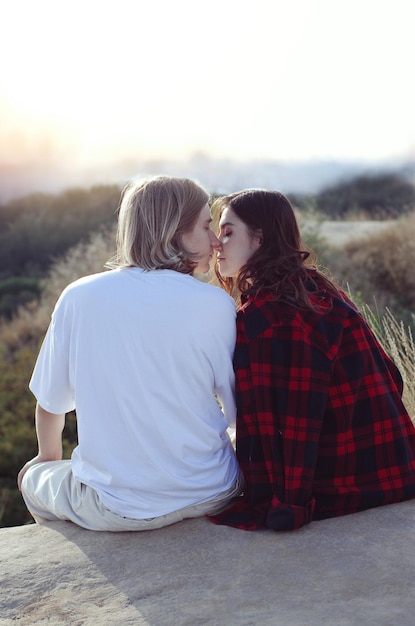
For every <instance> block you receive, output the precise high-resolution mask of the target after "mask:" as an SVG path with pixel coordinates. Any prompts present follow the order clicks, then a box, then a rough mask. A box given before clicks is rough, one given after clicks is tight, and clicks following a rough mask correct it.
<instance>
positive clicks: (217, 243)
mask: <svg viewBox="0 0 415 626" xmlns="http://www.w3.org/2000/svg"><path fill="white" fill-rule="evenodd" d="M211 233H212V234H211V237H210V245H211V246H212V247H213V248H220V246H221V245H222V244H221V242H220V241H219V239H218V238H217V237H216V235H215V233H214V232H213V231H211Z"/></svg>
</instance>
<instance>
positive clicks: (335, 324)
mask: <svg viewBox="0 0 415 626" xmlns="http://www.w3.org/2000/svg"><path fill="white" fill-rule="evenodd" d="M277 320H278V321H277ZM235 371H236V394H237V405H238V417H237V455H238V460H239V463H240V466H241V469H242V471H243V474H244V477H245V492H244V494H243V496H242V497H241V498H239V499H238V500H237V501H236V502H235V503H234V504H233V506H232V507H231V508H230V509H228V510H227V511H225V512H223V513H221V514H219V515H216V516H215V517H214V518H211V519H212V521H214V522H216V523H224V524H228V525H231V526H236V527H238V528H244V529H246V530H254V529H256V528H261V527H269V528H272V529H274V530H293V529H297V528H300V527H301V526H303V525H304V524H307V523H309V522H310V521H311V520H312V519H321V518H324V517H332V516H335V515H342V514H346V513H352V512H355V511H358V510H362V509H364V508H370V507H372V506H378V505H380V504H386V503H388V502H394V501H399V500H403V499H407V498H409V497H415V429H414V426H413V424H412V422H411V420H410V418H409V416H408V414H407V413H406V411H405V409H404V407H403V405H402V402H401V398H400V394H401V392H402V384H401V382H402V381H401V378H400V375H399V372H398V371H397V369H396V368H395V366H394V365H393V364H392V362H391V361H390V359H389V358H388V357H387V356H386V354H385V353H384V352H383V350H382V348H381V346H380V345H379V344H378V342H377V340H376V339H375V337H374V335H373V333H372V332H371V331H370V329H369V328H368V327H367V324H366V323H365V322H364V320H363V318H362V317H361V316H360V314H359V313H358V312H357V311H356V310H355V309H354V308H353V307H351V306H349V305H348V304H347V303H341V304H339V303H337V305H336V306H335V307H333V310H332V311H330V312H329V313H327V314H325V315H321V314H320V315H318V314H315V313H312V312H301V311H298V310H293V309H292V308H291V307H289V306H288V305H283V304H279V303H276V302H258V301H254V302H251V303H249V305H248V306H246V307H244V308H242V310H241V311H240V312H239V314H238V334H237V348H236V351H235Z"/></svg>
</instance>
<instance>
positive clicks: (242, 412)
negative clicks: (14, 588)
mask: <svg viewBox="0 0 415 626" xmlns="http://www.w3.org/2000/svg"><path fill="white" fill-rule="evenodd" d="M212 210H213V211H217V212H218V217H219V220H220V221H219V232H218V234H217V236H216V235H215V234H214V233H213V231H212V230H211V222H212V217H211V211H210V208H209V195H208V194H207V192H206V191H205V190H204V189H203V188H202V187H200V186H199V185H198V184H196V183H195V182H193V181H191V180H188V179H179V178H170V177H166V176H162V177H155V178H149V179H146V180H144V181H141V182H140V183H137V184H131V185H129V186H128V187H127V188H126V189H125V190H124V192H123V195H122V198H121V203H120V209H119V218H118V233H117V255H116V258H114V259H113V260H112V261H111V262H110V263H109V267H111V271H108V272H103V273H100V274H97V275H94V276H87V277H85V278H82V279H80V280H78V281H76V282H74V283H72V284H71V285H69V286H68V287H67V288H66V289H65V290H64V291H63V293H62V295H61V296H60V298H59V300H58V302H57V304H56V307H55V310H54V312H53V315H52V319H51V323H50V326H49V329H48V331H47V334H46V337H45V339H44V342H43V345H42V348H41V350H40V354H39V356H38V359H37V362H36V366H35V369H34V372H33V375H32V378H31V381H30V389H31V390H32V392H33V394H34V395H35V397H36V399H37V405H36V415H35V420H36V429H37V436H38V443H39V452H38V455H37V456H36V457H35V458H34V459H32V460H31V461H28V462H27V463H26V465H25V466H24V467H23V468H22V470H21V471H20V473H19V476H18V486H19V489H21V491H22V495H23V497H24V500H25V502H26V505H27V507H28V509H29V511H30V512H31V514H32V516H33V517H34V519H35V520H36V521H38V522H42V521H44V520H57V519H64V520H71V521H72V522H74V523H75V524H78V525H79V526H82V527H84V528H87V529H90V530H102V531H134V530H150V529H156V528H160V527H162V526H166V525H169V524H173V523H175V522H177V521H180V520H182V519H185V518H190V517H198V516H203V515H208V516H209V519H211V521H213V522H215V523H220V524H227V525H230V526H235V527H237V528H243V529H246V530H254V529H258V528H272V529H274V530H282V531H284V530H293V529H297V528H300V527H301V526H303V525H304V524H307V523H309V522H310V521H312V520H313V519H323V518H327V517H334V516H337V515H345V514H348V513H353V512H356V511H360V510H363V509H367V508H371V507H376V506H380V505H384V504H388V503H392V502H399V501H403V500H406V499H410V498H414V497H415V428H414V426H413V424H412V422H411V419H410V417H409V415H408V413H407V412H406V410H405V408H404V405H403V404H402V400H401V395H402V380H401V377H400V374H399V372H398V370H397V368H396V367H395V365H394V364H393V362H392V361H391V360H390V359H389V358H388V356H387V355H386V354H385V353H384V351H383V349H382V347H381V346H380V344H379V342H378V341H377V340H376V339H375V337H374V335H373V333H372V332H371V330H370V329H369V327H368V326H367V324H366V322H365V321H364V319H363V318H362V316H361V314H360V313H359V312H358V311H357V309H356V307H355V306H354V305H353V304H352V303H351V302H350V301H349V299H348V298H347V297H346V295H345V294H344V293H343V292H342V291H341V290H340V289H339V288H338V287H337V286H336V285H335V284H334V283H333V282H332V281H330V280H329V279H328V278H327V277H325V276H324V275H323V274H322V273H321V272H319V271H318V270H317V269H316V267H315V266H313V265H312V263H311V259H310V255H309V252H308V251H306V249H305V247H304V245H303V244H302V242H301V238H300V234H299V230H298V226H297V222H296V218H295V215H294V212H293V209H292V207H291V205H290V203H289V202H288V200H287V199H286V198H285V197H284V196H283V195H282V194H280V193H278V192H274V191H265V190H256V189H255V190H245V191H241V192H237V193H234V194H231V195H229V196H225V197H222V198H220V199H218V200H217V201H216V203H215V204H214V206H213V208H212ZM214 255H215V257H216V258H215V271H216V274H217V277H218V280H219V283H220V285H221V286H222V287H223V289H220V288H218V287H214V286H212V285H209V284H206V283H205V282H202V281H199V280H197V279H196V278H194V276H193V275H194V274H196V273H207V272H208V270H209V266H210V262H211V260H212V258H213V256H214ZM226 292H227V293H226ZM229 294H232V295H233V296H235V297H237V298H239V299H240V306H239V310H238V313H237V315H236V311H235V305H234V300H233V298H231V295H229ZM235 318H236V324H235ZM235 339H236V347H235ZM234 388H235V394H234ZM235 397H236V405H235ZM73 409H76V412H77V423H78V446H77V447H76V448H75V450H74V451H73V454H72V459H71V460H70V461H69V460H62V446H61V437H62V430H63V427H64V423H65V413H67V412H69V411H71V410H73ZM235 420H236V456H235V453H234V449H233V447H232V444H231V441H230V437H229V434H228V433H229V431H228V429H229V427H234V426H235Z"/></svg>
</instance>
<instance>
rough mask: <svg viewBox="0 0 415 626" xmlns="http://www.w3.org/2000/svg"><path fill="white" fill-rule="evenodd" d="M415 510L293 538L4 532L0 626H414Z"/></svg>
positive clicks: (171, 531)
mask: <svg viewBox="0 0 415 626" xmlns="http://www.w3.org/2000/svg"><path fill="white" fill-rule="evenodd" d="M414 539H415V501H410V502H404V503H402V504H395V505H390V506H386V507H381V508H378V509H373V510H370V511H365V512H363V513H359V514H355V515H349V516H346V517H341V518H337V519H334V520H326V521H321V522H313V523H312V524H310V525H309V526H307V527H305V528H303V529H301V530H300V531H297V532H291V533H274V532H272V531H256V532H245V531H241V530H236V529H232V528H228V527H224V526H215V525H213V524H211V523H210V522H209V521H208V520H206V519H204V518H201V519H197V520H187V521H184V522H181V523H179V524H175V525H173V526H170V527H167V528H164V529H161V530H154V531H147V532H141V533H98V532H90V531H87V530H83V529H80V528H77V527H76V526H74V525H72V524H71V523H69V522H54V523H49V524H47V525H44V526H38V525H34V524H33V525H27V526H21V527H16V528H4V529H1V530H0V550H1V562H0V606H1V611H0V624H1V626H8V625H10V626H16V625H19V624H20V625H21V626H23V625H24V626H34V625H49V626H50V625H53V626H54V625H59V626H61V625H62V624H70V625H71V626H97V625H99V626H120V625H122V626H184V625H186V626H201V625H203V626H280V625H281V626H291V625H292V626H314V625H315V626H321V624H324V625H325V626H327V625H330V626H331V625H333V626H337V625H339V626H348V625H350V626H355V625H356V624H360V625H361V624H363V625H367V624H370V625H371V624H373V625H376V626H390V625H393V626H401V625H402V626H403V625H405V626H412V625H413V624H414V619H415V618H414V615H415V594H414V592H413V584H414V582H413V579H414V567H415V541H414Z"/></svg>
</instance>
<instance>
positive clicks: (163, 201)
mask: <svg viewBox="0 0 415 626" xmlns="http://www.w3.org/2000/svg"><path fill="white" fill-rule="evenodd" d="M208 201H209V194H208V193H207V191H206V190H205V189H203V187H201V186H200V185H199V184H197V183H195V182H194V181H192V180H190V179H188V178H173V177H170V176H155V177H150V178H145V179H143V180H141V181H139V182H136V183H130V184H128V185H127V186H126V187H125V189H124V190H123V192H122V194H121V201H120V206H119V215H118V230H117V254H116V256H115V257H114V258H113V259H111V260H110V261H109V262H108V263H107V267H110V268H115V267H141V268H143V269H146V270H156V269H172V270H176V271H177V272H181V273H183V274H192V273H193V271H194V268H195V267H196V265H197V260H196V256H195V255H192V254H191V253H190V252H189V251H188V250H186V248H185V247H184V245H183V243H182V235H183V234H184V233H186V232H188V231H190V230H192V228H193V226H194V224H195V223H196V221H197V218H198V217H199V214H200V211H201V210H202V209H203V207H204V206H205V205H206V204H207V203H208Z"/></svg>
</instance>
